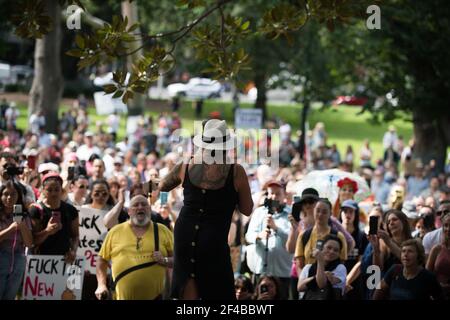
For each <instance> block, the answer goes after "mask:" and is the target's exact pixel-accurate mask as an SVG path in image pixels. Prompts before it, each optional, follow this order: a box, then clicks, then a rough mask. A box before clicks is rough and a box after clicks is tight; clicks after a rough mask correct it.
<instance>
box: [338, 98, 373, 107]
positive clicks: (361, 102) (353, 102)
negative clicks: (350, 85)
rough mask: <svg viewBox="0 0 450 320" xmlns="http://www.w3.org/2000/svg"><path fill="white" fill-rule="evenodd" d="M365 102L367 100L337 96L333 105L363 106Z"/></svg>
mask: <svg viewBox="0 0 450 320" xmlns="http://www.w3.org/2000/svg"><path fill="white" fill-rule="evenodd" d="M366 102H367V98H364V97H355V96H338V97H337V98H336V99H335V100H334V101H333V105H341V104H346V105H349V106H363V105H365V104H366Z"/></svg>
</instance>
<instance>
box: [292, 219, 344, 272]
mask: <svg viewBox="0 0 450 320" xmlns="http://www.w3.org/2000/svg"><path fill="white" fill-rule="evenodd" d="M330 231H331V228H328V233H327V234H326V235H324V236H323V237H321V238H318V236H317V230H316V227H314V228H313V229H312V231H311V236H310V237H309V241H308V242H307V243H306V246H305V247H304V248H303V242H302V237H303V235H304V234H305V233H304V232H303V233H302V234H301V235H300V236H299V237H298V238H297V244H296V246H295V257H296V258H298V257H304V258H305V265H307V264H313V263H315V262H316V259H315V258H314V257H313V256H312V253H313V251H314V249H315V248H316V242H317V240H323V239H325V237H326V236H327V235H328V234H330ZM337 237H338V238H339V239H341V243H342V249H341V255H340V259H341V261H345V260H347V241H346V240H345V237H344V235H343V234H342V232H338V233H337Z"/></svg>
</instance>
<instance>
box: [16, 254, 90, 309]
mask: <svg viewBox="0 0 450 320" xmlns="http://www.w3.org/2000/svg"><path fill="white" fill-rule="evenodd" d="M84 263H85V259H84V257H77V258H76V260H75V262H74V264H72V265H69V264H66V262H65V261H64V256H45V255H42V256H35V255H31V256H27V265H26V267H25V278H24V280H23V292H22V297H23V299H24V300H81V292H82V289H83V277H84Z"/></svg>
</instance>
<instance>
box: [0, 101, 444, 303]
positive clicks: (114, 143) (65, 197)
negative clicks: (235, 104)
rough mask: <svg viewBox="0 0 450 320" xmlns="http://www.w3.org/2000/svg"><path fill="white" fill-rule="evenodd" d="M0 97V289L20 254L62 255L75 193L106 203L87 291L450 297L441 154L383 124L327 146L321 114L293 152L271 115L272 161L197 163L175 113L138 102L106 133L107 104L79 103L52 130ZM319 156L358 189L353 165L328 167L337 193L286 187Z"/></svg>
mask: <svg viewBox="0 0 450 320" xmlns="http://www.w3.org/2000/svg"><path fill="white" fill-rule="evenodd" d="M1 110H2V115H1V118H2V119H1V120H2V121H1V123H0V124H1V128H0V196H1V198H0V300H3V299H16V298H18V297H20V295H21V286H22V283H23V276H24V272H25V261H26V256H27V255H32V254H33V255H61V256H64V259H65V260H66V262H67V263H69V264H70V263H72V262H73V261H74V260H75V258H76V256H77V250H78V248H79V241H80V239H79V228H80V225H79V219H78V210H79V209H80V208H92V209H97V210H101V211H102V212H104V218H103V221H102V222H103V223H104V225H105V227H106V228H107V229H108V230H109V232H108V234H107V236H106V238H105V239H104V240H103V244H102V246H101V250H100V252H99V258H98V260H97V274H96V275H93V274H86V275H85V278H84V280H85V281H84V285H83V296H82V297H83V299H87V300H89V299H108V298H113V299H123V300H127V299H173V298H175V299H238V300H252V299H255V300H286V299H291V300H298V299H303V300H335V299H347V300H367V299H400V300H402V299H413V300H414V299H425V300H427V299H434V300H439V299H449V298H450V170H449V169H450V165H447V168H446V169H447V170H446V171H444V172H439V170H438V169H437V168H436V164H435V161H431V162H430V163H422V162H421V161H420V159H415V158H414V156H413V155H414V153H413V150H414V140H411V141H410V142H409V144H408V145H407V146H405V145H404V143H403V139H402V137H399V136H397V133H396V130H395V127H393V126H391V127H390V128H389V131H388V132H386V134H385V135H384V137H380V139H381V138H383V140H382V141H383V147H384V151H385V152H384V157H383V159H374V156H373V152H372V150H371V148H370V143H369V141H366V142H365V143H364V145H363V147H362V149H361V151H360V155H359V161H358V159H357V156H356V155H355V154H354V153H353V149H352V147H351V146H348V148H347V150H346V153H345V155H344V156H341V154H340V152H339V150H338V149H337V147H336V145H331V146H330V145H329V144H328V142H327V133H326V130H325V126H324V125H323V123H318V124H317V125H316V126H315V127H314V129H313V130H312V131H311V132H308V134H307V135H306V136H307V148H306V152H305V154H302V155H301V154H300V153H299V148H298V146H299V144H298V142H297V141H294V140H292V137H293V134H292V132H291V127H290V125H289V124H287V123H284V122H282V121H279V122H277V123H275V127H276V128H278V129H280V139H281V144H280V149H279V157H280V166H279V168H276V169H274V168H273V167H270V166H269V165H268V164H266V163H252V164H246V163H241V164H239V165H237V164H236V166H233V165H232V166H231V167H230V166H219V167H210V166H205V167H201V169H199V168H200V167H196V166H195V164H193V163H192V160H189V159H190V157H191V155H192V156H193V155H194V154H195V150H196V149H195V146H197V147H200V148H203V149H204V150H210V151H211V148H209V146H212V145H214V143H215V142H214V139H212V140H211V141H207V140H206V139H205V136H200V142H199V144H196V143H195V137H194V143H190V142H185V141H184V142H180V137H179V136H175V135H174V134H173V133H174V132H175V131H176V130H177V129H180V128H182V123H181V119H180V117H179V116H178V114H177V113H176V112H173V113H172V114H168V113H161V115H160V116H159V117H158V119H153V118H152V117H148V118H144V117H142V119H141V120H140V121H139V122H138V125H137V129H136V130H135V132H134V133H133V134H131V135H128V136H126V137H124V138H123V139H122V140H120V141H119V140H118V135H117V133H118V124H119V123H120V122H119V120H120V115H118V114H112V115H110V116H109V117H108V118H107V119H106V120H105V122H104V123H102V122H98V123H96V130H93V131H89V130H88V127H89V124H90V122H89V121H90V120H89V117H88V113H87V111H86V110H87V104H86V103H78V104H76V105H74V106H73V108H72V109H71V110H70V111H68V112H66V113H64V114H63V116H62V119H61V122H60V124H59V132H58V133H57V134H48V133H46V130H45V129H46V123H45V118H44V117H43V116H42V114H40V113H38V114H33V115H31V117H30V118H29V124H28V127H27V128H28V129H27V130H26V131H21V130H19V129H18V128H17V126H16V119H17V117H18V112H15V111H14V110H16V107H15V106H14V104H13V103H9V104H8V102H7V101H5V100H4V101H2V107H1ZM207 124H208V122H206V123H205V124H204V125H205V126H207ZM205 128H206V127H205ZM205 128H204V130H205ZM224 137H225V136H224ZM272 138H273V137H272ZM224 141H225V140H224ZM257 143H258V145H261V144H264V143H267V141H265V142H264V141H258V142H257ZM269 144H270V141H269ZM252 147H255V145H251V144H249V145H246V146H245V148H252ZM227 149H228V148H218V149H214V150H212V151H219V150H220V151H223V152H224V154H226V153H227ZM228 151H230V150H228ZM186 159H188V160H187V162H186ZM183 161H184V163H185V164H187V167H184V166H183V165H180V163H182V162H183ZM190 161H191V162H190ZM333 168H337V169H340V170H341V171H343V172H353V173H354V174H355V175H358V176H360V177H362V178H363V179H364V181H365V182H366V183H367V185H368V187H369V188H370V191H371V195H370V196H369V197H367V198H366V199H364V200H362V201H359V202H358V201H357V199H356V198H355V194H356V193H357V191H358V184H357V183H356V181H355V180H352V179H351V178H342V179H341V180H339V181H338V182H337V184H336V186H335V188H336V189H338V197H337V199H327V198H324V197H321V190H317V189H315V188H313V187H309V188H305V189H304V190H301V192H299V190H298V189H297V183H298V182H299V181H301V180H302V179H303V177H304V176H305V175H307V174H308V173H309V172H311V171H314V170H326V169H333ZM210 169H211V170H210ZM210 171H211V172H210ZM19 214H20V217H21V218H20V219H17V216H18V215H19ZM225 238H226V239H225ZM177 239H178V240H177ZM223 239H225V240H224V241H226V242H227V245H225V246H222V245H219V244H220V243H221V241H222V240H223ZM109 265H111V268H112V270H111V273H109V272H108V268H109ZM228 266H229V268H228ZM229 270H232V271H231V272H229ZM377 272H378V273H377ZM374 276H375V278H376V277H377V276H378V279H379V280H378V282H379V283H380V285H379V286H377V285H369V284H370V283H371V281H372V279H373V277H374ZM119 280H120V281H119ZM230 282H231V283H232V282H234V288H233V285H232V284H231V285H230Z"/></svg>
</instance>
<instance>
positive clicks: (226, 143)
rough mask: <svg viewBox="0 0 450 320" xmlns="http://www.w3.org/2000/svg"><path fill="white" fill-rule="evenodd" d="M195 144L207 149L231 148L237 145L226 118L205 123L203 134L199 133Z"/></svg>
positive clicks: (195, 137)
mask: <svg viewBox="0 0 450 320" xmlns="http://www.w3.org/2000/svg"><path fill="white" fill-rule="evenodd" d="M193 142H194V145H195V146H197V147H199V148H202V149H207V150H230V149H233V148H234V147H235V143H234V136H233V135H232V134H231V132H230V130H229V129H228V128H227V123H226V122H225V120H217V119H211V120H208V121H207V122H206V123H205V126H204V128H203V134H197V135H196V136H194V139H193Z"/></svg>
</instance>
